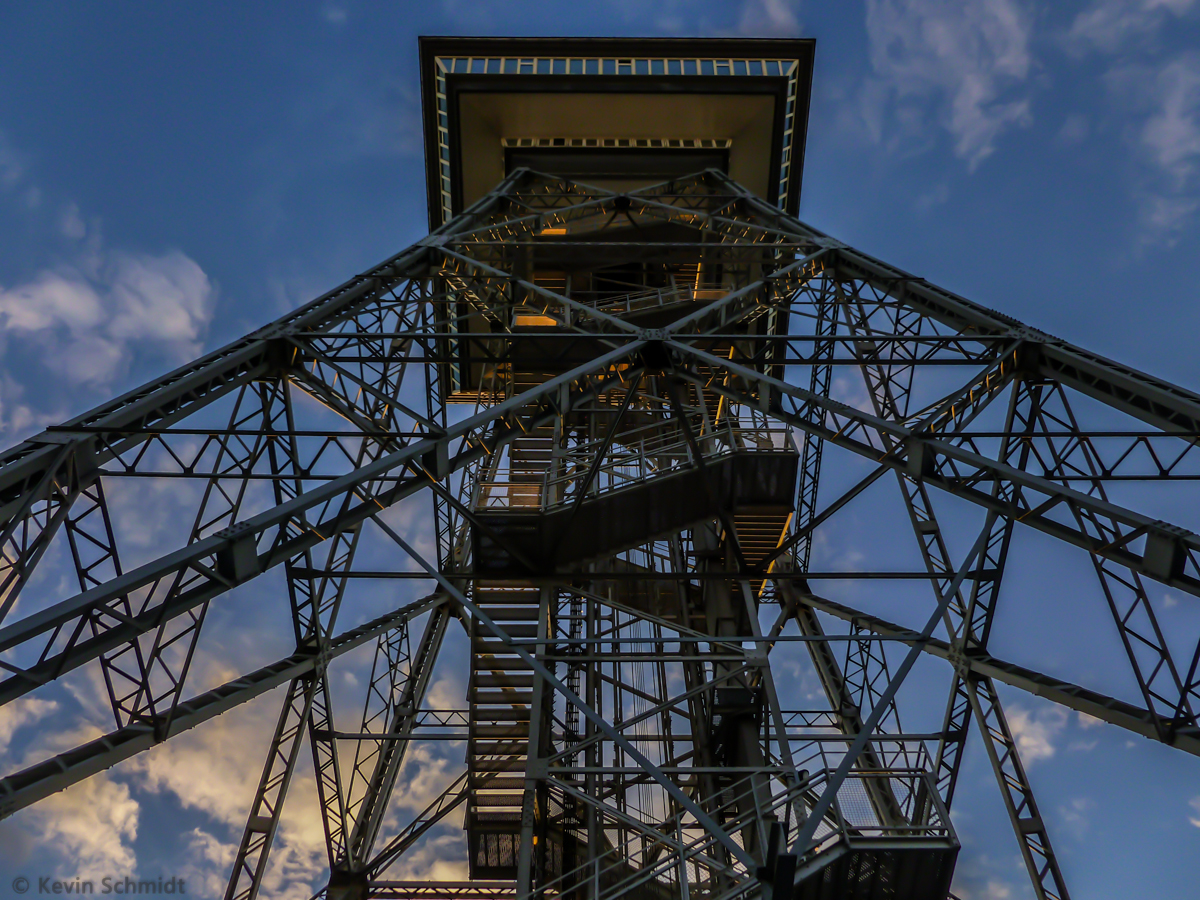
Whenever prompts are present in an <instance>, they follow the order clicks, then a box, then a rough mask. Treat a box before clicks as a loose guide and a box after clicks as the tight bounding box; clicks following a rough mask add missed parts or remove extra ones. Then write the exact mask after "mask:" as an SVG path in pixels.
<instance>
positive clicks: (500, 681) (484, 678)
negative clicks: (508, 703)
mask: <svg viewBox="0 0 1200 900" xmlns="http://www.w3.org/2000/svg"><path fill="white" fill-rule="evenodd" d="M473 678H474V686H475V687H481V688H503V687H512V688H532V687H533V675H532V674H530V675H524V674H518V673H510V672H504V673H500V674H493V673H490V672H479V673H476V674H475V675H474V676H473Z"/></svg>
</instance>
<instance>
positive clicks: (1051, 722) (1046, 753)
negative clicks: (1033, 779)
mask: <svg viewBox="0 0 1200 900" xmlns="http://www.w3.org/2000/svg"><path fill="white" fill-rule="evenodd" d="M1066 726H1067V711H1066V710H1065V709H1063V708H1061V707H1057V706H1051V707H1046V708H1045V709H1042V710H1038V711H1037V712H1029V711H1028V710H1026V709H1024V708H1023V707H1020V706H1016V705H1014V706H1012V707H1010V709H1009V711H1008V727H1009V728H1010V729H1011V730H1012V733H1013V737H1014V738H1015V739H1016V742H1017V750H1018V752H1020V754H1021V761H1022V762H1024V763H1025V765H1026V766H1029V765H1032V764H1033V763H1035V762H1037V761H1039V760H1042V759H1050V758H1051V757H1052V756H1054V754H1055V752H1056V750H1057V748H1056V747H1055V741H1056V740H1057V739H1058V737H1059V735H1061V734H1062V732H1063V729H1064V728H1066Z"/></svg>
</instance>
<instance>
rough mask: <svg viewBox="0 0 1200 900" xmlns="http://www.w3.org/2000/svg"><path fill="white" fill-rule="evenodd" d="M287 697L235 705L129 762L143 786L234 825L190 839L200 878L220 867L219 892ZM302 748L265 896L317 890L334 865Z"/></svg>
mask: <svg viewBox="0 0 1200 900" xmlns="http://www.w3.org/2000/svg"><path fill="white" fill-rule="evenodd" d="M280 700H281V695H280V693H279V692H278V691H276V692H274V693H273V694H271V695H270V699H268V698H266V697H264V698H261V699H259V700H257V701H255V702H254V703H251V704H248V705H247V706H243V707H239V708H238V709H236V710H232V711H230V712H228V713H226V714H225V715H223V716H221V717H220V718H219V719H215V720H213V721H211V722H207V723H205V724H204V725H202V726H201V727H199V728H197V729H195V730H193V731H189V732H186V733H185V734H181V735H178V736H177V737H175V738H172V739H171V741H169V742H168V743H166V744H160V745H159V746H158V747H155V748H154V749H152V750H150V751H147V752H146V753H142V754H140V755H139V756H137V757H135V758H134V759H132V760H130V762H129V763H128V764H127V765H128V767H129V768H128V771H130V772H132V773H133V776H134V781H133V783H134V785H135V786H136V787H137V788H139V789H141V790H146V791H150V792H153V793H157V794H165V795H173V796H174V797H175V798H176V799H177V800H178V801H179V803H180V804H181V805H182V806H183V807H184V808H185V809H193V810H198V811H200V812H203V813H205V814H207V815H208V816H209V817H210V818H211V819H212V820H213V821H214V822H216V823H218V824H219V825H221V826H223V828H224V829H227V833H228V835H229V836H230V838H231V841H223V840H222V839H221V838H219V837H216V836H214V835H213V834H211V833H209V832H207V831H202V830H199V829H197V830H196V831H193V832H192V835H191V841H190V842H189V849H188V856H189V859H190V860H191V863H192V865H191V871H192V872H193V873H195V874H194V875H193V877H196V878H199V877H200V876H201V875H202V874H203V873H205V872H206V871H212V870H214V869H219V870H220V874H219V876H217V877H215V882H216V883H217V884H218V885H219V890H218V892H217V893H220V892H221V891H223V890H224V885H223V884H222V883H221V882H223V881H224V879H225V878H226V877H227V876H228V873H229V864H230V862H231V861H232V858H233V854H234V852H235V850H236V848H235V846H234V845H233V843H232V841H236V840H238V839H240V838H241V834H242V829H243V827H244V826H245V823H246V814H247V812H248V810H249V808H250V802H251V799H252V798H253V796H254V791H255V789H256V787H257V785H258V779H259V776H260V775H261V768H260V767H261V765H262V762H263V760H264V759H265V758H266V752H267V747H268V744H269V742H270V740H271V736H272V733H273V728H271V725H273V724H274V721H275V719H274V717H275V715H276V712H277V710H278V705H279V702H280ZM264 724H265V725H266V726H267V727H264ZM302 740H305V739H304V738H302ZM301 749H302V750H303V751H304V752H302V753H301V754H300V759H299V763H298V767H297V770H296V774H295V775H294V776H293V779H292V784H291V788H290V789H289V791H288V797H287V802H286V803H285V805H284V808H283V814H282V817H281V819H280V826H279V832H278V834H277V836H276V838H275V844H274V848H273V849H272V851H271V857H270V862H269V864H268V867H267V872H266V874H265V876H264V880H263V890H262V892H261V894H260V896H262V897H263V898H264V900H274V898H279V900H283V898H290V897H299V896H302V895H303V896H308V895H310V894H311V893H312V891H314V890H315V889H316V887H317V885H316V881H317V879H318V878H319V877H320V876H321V874H322V873H323V872H324V870H325V867H326V866H327V857H326V853H325V833H324V826H323V825H322V822H321V813H320V809H319V807H318V805H317V803H316V801H315V796H316V785H315V783H314V781H313V775H312V766H311V756H310V754H309V753H308V752H307V748H306V747H305V748H301ZM208 880H213V879H206V881H208Z"/></svg>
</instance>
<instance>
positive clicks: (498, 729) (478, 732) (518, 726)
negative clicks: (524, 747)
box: [471, 717, 529, 741]
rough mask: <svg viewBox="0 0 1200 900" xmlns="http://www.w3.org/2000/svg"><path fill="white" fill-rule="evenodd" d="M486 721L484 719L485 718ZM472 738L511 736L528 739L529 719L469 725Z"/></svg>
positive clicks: (515, 738) (514, 738)
mask: <svg viewBox="0 0 1200 900" xmlns="http://www.w3.org/2000/svg"><path fill="white" fill-rule="evenodd" d="M489 718H490V717H489ZM485 721H486V720H485ZM471 737H472V738H512V739H513V740H517V739H524V740H526V741H527V740H529V721H528V720H526V721H524V722H521V721H516V722H510V723H508V724H506V725H492V724H480V725H475V724H472V725H471Z"/></svg>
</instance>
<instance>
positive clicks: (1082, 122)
mask: <svg viewBox="0 0 1200 900" xmlns="http://www.w3.org/2000/svg"><path fill="white" fill-rule="evenodd" d="M1091 130H1092V127H1091V123H1089V122H1088V119H1087V116H1084V115H1081V114H1080V113H1072V114H1071V115H1069V116H1067V117H1066V118H1065V119H1064V120H1063V123H1062V127H1061V128H1059V129H1058V134H1057V135H1056V136H1055V141H1056V142H1057V143H1058V145H1059V146H1060V147H1073V146H1075V145H1076V144H1081V143H1083V142H1084V141H1085V140H1087V137H1088V135H1089V134H1090V133H1091Z"/></svg>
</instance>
